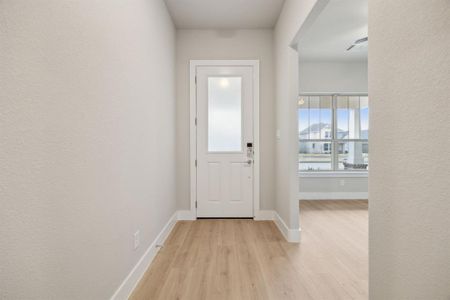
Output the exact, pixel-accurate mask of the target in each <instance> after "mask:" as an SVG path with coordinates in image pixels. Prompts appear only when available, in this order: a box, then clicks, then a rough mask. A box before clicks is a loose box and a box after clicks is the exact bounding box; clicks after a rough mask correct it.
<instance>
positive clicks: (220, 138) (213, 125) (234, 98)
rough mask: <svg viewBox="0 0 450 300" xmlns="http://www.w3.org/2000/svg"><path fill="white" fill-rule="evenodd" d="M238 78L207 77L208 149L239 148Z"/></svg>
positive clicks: (220, 150) (239, 86) (240, 123)
mask: <svg viewBox="0 0 450 300" xmlns="http://www.w3.org/2000/svg"><path fill="white" fill-rule="evenodd" d="M241 95H242V78H241V77H209V78H208V151H209V152H239V151H242V108H241V106H242V99H241Z"/></svg>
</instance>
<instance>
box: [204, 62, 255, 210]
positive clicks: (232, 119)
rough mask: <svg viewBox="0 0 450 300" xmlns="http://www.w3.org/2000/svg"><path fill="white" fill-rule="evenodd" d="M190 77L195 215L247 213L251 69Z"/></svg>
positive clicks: (213, 69) (212, 70)
mask: <svg viewBox="0 0 450 300" xmlns="http://www.w3.org/2000/svg"><path fill="white" fill-rule="evenodd" d="M196 75H197V88H196V89H197V217H253V184H254V182H253V177H254V176H253V170H254V168H253V153H254V149H253V143H254V140H253V97H254V90H253V88H254V87H253V68H252V67H251V66H198V67H197V69H196Z"/></svg>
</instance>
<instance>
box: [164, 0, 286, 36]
mask: <svg viewBox="0 0 450 300" xmlns="http://www.w3.org/2000/svg"><path fill="white" fill-rule="evenodd" d="M165 1H166V4H167V7H168V9H169V11H170V14H171V15H172V18H173V20H174V22H175V26H176V27H177V28H183V29H256V28H272V27H274V26H275V23H276V21H277V19H278V16H279V14H280V11H281V8H282V7H283V3H284V0H165Z"/></svg>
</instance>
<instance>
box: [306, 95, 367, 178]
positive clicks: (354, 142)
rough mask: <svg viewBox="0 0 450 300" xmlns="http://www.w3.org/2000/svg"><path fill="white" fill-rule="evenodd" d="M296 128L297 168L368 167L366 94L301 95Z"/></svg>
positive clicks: (350, 168)
mask: <svg viewBox="0 0 450 300" xmlns="http://www.w3.org/2000/svg"><path fill="white" fill-rule="evenodd" d="M298 128H299V170H300V171H344V170H347V171H366V170H368V168H369V98H368V97H367V95H320V96H319V95H303V96H301V97H300V98H299V101H298Z"/></svg>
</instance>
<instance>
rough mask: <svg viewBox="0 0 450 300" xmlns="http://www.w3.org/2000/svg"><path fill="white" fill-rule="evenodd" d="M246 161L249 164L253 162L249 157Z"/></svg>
mask: <svg viewBox="0 0 450 300" xmlns="http://www.w3.org/2000/svg"><path fill="white" fill-rule="evenodd" d="M244 163H247V164H248V165H251V164H252V160H251V159H249V160H247V161H245V162H244Z"/></svg>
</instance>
